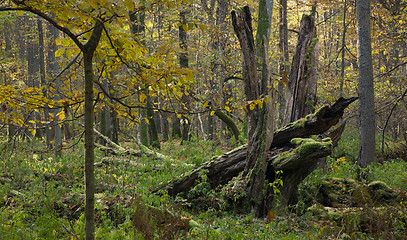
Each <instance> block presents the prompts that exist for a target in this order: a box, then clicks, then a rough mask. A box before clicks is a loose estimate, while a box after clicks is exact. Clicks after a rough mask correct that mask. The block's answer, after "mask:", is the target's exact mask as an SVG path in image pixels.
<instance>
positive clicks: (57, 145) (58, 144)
mask: <svg viewBox="0 0 407 240" xmlns="http://www.w3.org/2000/svg"><path fill="white" fill-rule="evenodd" d="M50 28H51V29H50V30H51V33H52V42H54V43H55V41H56V39H57V38H58V36H59V32H58V30H57V29H56V28H55V27H53V26H51V27H50ZM56 50H57V47H56V46H55V47H54V48H52V50H51V52H50V54H51V56H50V61H51V67H52V72H53V75H52V76H53V77H55V76H56V75H57V74H58V68H59V64H58V61H57V58H56V57H55V52H56ZM60 87H61V80H60V79H59V78H56V79H55V88H56V89H57V90H59V89H60ZM60 99H61V96H59V94H56V96H55V100H56V101H58V100H60ZM60 107H61V106H58V108H56V109H55V111H54V116H55V119H54V121H53V125H54V150H55V155H56V156H57V157H60V156H61V155H62V129H61V126H60V124H59V116H58V114H59V112H60V111H61V108H60Z"/></svg>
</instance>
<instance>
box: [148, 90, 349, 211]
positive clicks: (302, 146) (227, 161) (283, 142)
mask: <svg viewBox="0 0 407 240" xmlns="http://www.w3.org/2000/svg"><path fill="white" fill-rule="evenodd" d="M355 100H356V98H351V99H343V98H341V99H339V100H338V101H337V102H336V103H335V104H334V105H332V106H331V107H328V106H325V107H323V108H322V109H320V110H319V111H318V112H317V113H314V114H311V115H308V116H307V117H306V118H303V119H300V120H298V121H297V123H294V124H290V125H288V126H286V127H284V128H282V129H279V130H277V131H276V132H275V134H276V135H275V137H274V139H273V143H272V147H271V150H270V151H269V154H268V156H269V159H268V164H267V168H268V170H267V172H266V176H267V178H269V182H270V181H273V178H274V175H273V174H274V171H275V170H279V169H283V172H284V176H283V181H285V182H284V188H283V189H282V192H283V194H285V196H287V197H288V198H292V196H293V195H295V192H296V189H297V185H298V184H299V183H300V182H301V181H302V179H304V177H305V176H307V175H308V174H309V173H310V172H312V170H314V169H315V167H316V163H317V162H318V161H319V159H320V158H321V157H324V156H328V155H329V154H330V152H331V143H330V142H329V141H328V140H326V141H322V142H318V141H314V140H312V139H293V138H301V137H302V138H306V137H310V136H311V135H315V134H322V133H323V132H325V131H326V130H328V129H329V128H330V127H331V126H333V125H334V124H336V123H337V122H338V120H339V119H340V117H341V116H342V114H343V111H344V109H345V108H346V107H347V106H348V105H349V104H350V103H352V102H353V101H355ZM300 123H301V124H300ZM291 139H293V140H292V141H291ZM295 145H297V146H295ZM246 154H247V148H246V146H245V145H243V146H240V147H238V148H236V149H234V150H232V151H230V152H228V153H225V154H224V155H222V156H220V157H217V158H214V159H212V160H211V161H209V162H206V163H204V164H203V165H202V166H200V167H198V168H196V169H194V170H192V171H190V172H189V173H186V174H185V175H183V176H181V177H179V178H177V179H176V180H174V181H173V182H171V183H169V184H167V185H163V186H160V187H158V188H157V190H155V192H160V191H168V194H169V195H171V196H175V195H177V194H178V193H180V192H185V191H189V190H190V189H191V188H193V187H194V186H195V185H196V184H197V181H199V180H200V179H199V176H200V172H202V171H205V174H206V175H207V181H208V182H209V183H210V184H211V186H212V187H216V186H218V185H223V184H226V183H227V182H228V181H230V180H231V179H232V178H233V177H235V176H237V175H238V174H239V173H240V172H241V171H243V169H244V167H245V164H246ZM304 166H307V168H305V167H304ZM286 182H287V184H286ZM288 183H289V184H288ZM286 202H287V203H288V200H287V201H286Z"/></svg>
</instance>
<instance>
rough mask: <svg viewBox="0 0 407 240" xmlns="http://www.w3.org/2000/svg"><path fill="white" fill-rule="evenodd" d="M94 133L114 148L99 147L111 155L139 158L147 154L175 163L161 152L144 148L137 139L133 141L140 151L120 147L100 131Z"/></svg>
mask: <svg viewBox="0 0 407 240" xmlns="http://www.w3.org/2000/svg"><path fill="white" fill-rule="evenodd" d="M93 131H94V133H96V135H98V136H99V137H101V138H103V140H105V141H106V143H108V144H109V145H110V146H112V148H109V147H106V146H103V145H97V146H98V147H99V149H100V150H102V151H105V152H108V153H110V154H113V155H132V156H137V157H140V156H142V155H143V154H145V155H146V156H149V157H153V158H158V159H163V160H164V159H167V160H171V161H175V160H174V159H171V158H170V157H167V156H165V155H163V154H161V153H159V152H156V151H153V150H151V149H149V148H148V147H146V146H144V145H143V144H142V143H141V142H140V141H138V139H136V138H133V140H134V142H135V143H136V144H137V145H138V146H139V148H140V151H135V150H134V149H129V148H124V147H122V146H120V145H119V144H117V143H115V142H113V141H112V140H111V139H109V138H108V137H106V136H105V135H103V134H101V133H100V132H99V131H98V130H96V129H93Z"/></svg>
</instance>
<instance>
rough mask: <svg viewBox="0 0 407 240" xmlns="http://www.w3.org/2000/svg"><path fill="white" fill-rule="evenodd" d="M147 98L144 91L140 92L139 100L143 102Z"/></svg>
mask: <svg viewBox="0 0 407 240" xmlns="http://www.w3.org/2000/svg"><path fill="white" fill-rule="evenodd" d="M146 99H147V96H146V95H145V94H144V93H142V94H141V95H140V102H142V103H143V102H144V100H146Z"/></svg>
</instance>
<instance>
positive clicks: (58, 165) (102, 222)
mask: <svg viewBox="0 0 407 240" xmlns="http://www.w3.org/2000/svg"><path fill="white" fill-rule="evenodd" d="M123 145H125V146H131V147H133V148H136V145H134V144H131V143H129V144H123ZM340 147H342V148H345V147H344V146H340ZM230 149H232V147H228V146H227V144H219V143H214V142H210V141H207V142H204V141H191V142H184V143H183V144H182V145H181V144H180V142H179V141H169V142H165V143H162V144H161V150H160V153H162V154H164V155H166V156H169V157H170V158H169V159H164V160H163V159H158V158H153V157H146V156H142V157H135V156H127V155H123V156H111V155H107V154H105V153H104V152H102V151H100V150H98V149H97V150H96V151H95V161H96V164H95V166H96V167H95V173H96V195H95V198H96V206H95V208H96V223H97V225H96V239H143V238H144V239H148V238H149V237H152V238H154V239H327V238H329V237H331V238H340V237H341V236H342V233H341V231H340V229H341V227H340V226H337V225H336V223H332V222H329V221H322V220H317V219H316V218H315V217H314V216H312V215H311V214H310V213H309V212H307V211H306V210H305V209H306V207H307V206H308V205H310V204H311V203H312V199H313V198H312V197H313V194H314V193H315V191H316V189H315V188H316V186H318V183H319V182H320V181H321V179H325V178H328V177H349V178H353V177H355V174H356V168H355V164H354V163H353V162H352V161H351V159H352V158H351V157H349V158H348V157H347V156H337V157H335V156H334V157H332V158H328V160H327V164H326V167H325V169H317V170H316V171H314V172H313V173H312V174H311V175H310V176H309V177H308V178H307V179H306V180H305V181H304V183H303V184H302V185H301V189H300V195H299V196H300V200H301V201H300V203H299V204H298V205H297V206H296V208H294V209H293V211H292V212H291V213H289V214H288V215H287V216H283V217H282V216H277V217H275V216H274V214H269V215H268V217H267V219H265V220H259V219H255V218H253V217H252V216H251V215H242V214H237V213H236V212H227V211H224V210H222V209H220V208H216V207H214V206H211V205H206V206H203V205H202V206H201V207H199V206H198V207H196V206H195V207H193V208H191V206H190V205H187V204H186V203H185V202H183V201H179V199H172V198H171V197H169V196H168V195H166V194H164V195H156V194H152V193H151V192H152V191H153V190H155V189H156V188H157V187H158V186H160V185H162V184H164V183H167V182H169V181H170V180H172V179H174V178H176V177H177V176H180V175H181V174H183V173H185V172H187V171H189V170H191V169H193V168H194V167H195V166H198V165H200V164H202V163H203V162H206V161H208V160H210V159H212V157H213V156H216V155H222V154H223V153H225V152H227V151H228V150H230ZM11 150H13V151H11ZM136 150H137V149H136ZM83 152H84V149H83V146H82V145H76V146H75V148H71V149H66V150H64V154H63V156H62V157H60V158H56V157H55V156H54V155H53V153H52V152H47V151H46V150H45V147H44V143H43V142H21V143H18V144H17V145H16V146H15V148H14V149H11V148H9V149H7V151H5V152H3V153H2V156H1V158H0V167H1V168H0V239H84V235H83V233H84V224H85V223H84V215H83V211H84V191H85V189H84V185H83V182H84V175H83V165H84V164H83V161H84V156H83ZM406 171H407V165H406V164H405V162H404V163H403V162H401V161H397V160H394V161H389V162H385V163H383V164H373V165H372V167H371V171H370V173H371V174H370V176H371V179H370V180H382V181H384V182H386V183H387V184H388V185H389V186H391V187H396V188H404V189H407V182H406V181H405V179H406V175H405V174H406ZM203 174H204V173H203ZM203 179H204V178H203ZM207 185H208V184H205V182H202V183H201V185H199V186H203V187H205V186H207ZM195 190H199V189H195ZM199 191H201V192H205V191H206V190H205V189H200V190H199ZM191 194H193V192H191ZM216 196H217V195H216V194H215V193H214V192H213V191H212V190H209V189H208V190H207V191H206V192H205V194H204V195H203V197H206V198H208V199H210V198H216ZM141 202H142V203H143V204H141ZM140 206H147V207H143V208H140ZM140 209H144V210H142V211H141V210H140ZM146 209H147V210H146ZM148 209H150V210H148ZM151 209H153V211H158V210H159V211H163V212H168V213H171V216H174V217H173V218H170V219H167V220H166V221H164V223H163V222H162V221H158V220H155V221H154V220H152V219H153V216H152V215H151V214H150V213H149V212H151V211H152V210H151ZM154 209H158V210H154ZM140 211H141V212H140ZM177 219H178V220H177ZM180 219H181V220H182V221H181V220H180ZM186 220H187V221H189V225H190V226H189V227H186V226H185V224H184V223H185V221H186ZM180 221H181V222H182V224H181V222H180ZM143 224H147V225H148V226H150V227H148V228H145V226H147V225H143ZM140 229H144V230H140ZM355 236H357V238H358V239H368V236H366V237H364V235H363V233H357V234H356V235H355ZM354 239H356V237H354Z"/></svg>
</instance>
